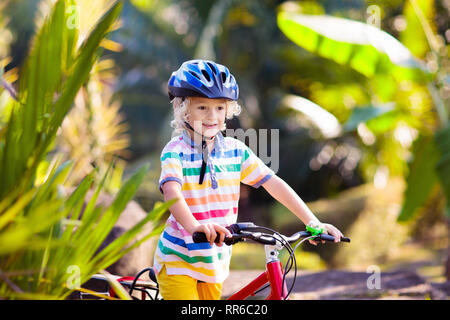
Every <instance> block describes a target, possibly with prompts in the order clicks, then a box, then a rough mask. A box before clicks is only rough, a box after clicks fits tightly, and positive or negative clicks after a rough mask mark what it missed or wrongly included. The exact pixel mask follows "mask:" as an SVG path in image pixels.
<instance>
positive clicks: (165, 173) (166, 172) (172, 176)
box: [159, 148, 183, 193]
mask: <svg viewBox="0 0 450 320" xmlns="http://www.w3.org/2000/svg"><path fill="white" fill-rule="evenodd" d="M167 181H176V182H178V183H179V184H180V185H183V166H182V163H181V158H180V156H179V154H178V153H176V152H173V151H170V150H167V149H166V148H165V149H163V151H162V152H161V176H160V178H159V191H161V193H163V191H162V185H163V184H164V183H166V182H167Z"/></svg>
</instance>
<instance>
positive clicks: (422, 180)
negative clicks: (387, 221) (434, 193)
mask: <svg viewBox="0 0 450 320" xmlns="http://www.w3.org/2000/svg"><path fill="white" fill-rule="evenodd" d="M412 154H413V158H412V161H411V162H410V163H409V165H408V168H409V174H408V177H407V178H406V190H405V193H404V200H403V207H402V210H401V213H400V215H399V216H398V218H397V220H398V221H408V220H410V219H412V218H413V217H414V214H415V213H416V212H417V209H418V208H420V207H421V206H423V205H424V204H425V201H426V200H427V199H428V196H429V194H430V192H431V190H432V188H433V187H434V186H435V185H436V183H437V181H438V180H437V175H436V171H435V166H436V163H437V162H438V159H439V153H438V150H437V148H436V144H435V143H434V140H433V137H432V136H423V135H421V136H419V138H417V139H416V141H415V142H414V145H413V151H412Z"/></svg>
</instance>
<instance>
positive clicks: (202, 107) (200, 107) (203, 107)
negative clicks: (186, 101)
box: [197, 106, 206, 110]
mask: <svg viewBox="0 0 450 320" xmlns="http://www.w3.org/2000/svg"><path fill="white" fill-rule="evenodd" d="M197 109H198V110H206V107H205V106H199V107H198V108H197Z"/></svg>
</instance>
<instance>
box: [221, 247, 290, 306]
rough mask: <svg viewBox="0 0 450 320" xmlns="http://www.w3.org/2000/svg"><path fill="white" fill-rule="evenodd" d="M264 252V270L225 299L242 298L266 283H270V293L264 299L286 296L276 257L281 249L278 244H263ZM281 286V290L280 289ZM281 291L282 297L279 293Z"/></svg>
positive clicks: (280, 268)
mask: <svg viewBox="0 0 450 320" xmlns="http://www.w3.org/2000/svg"><path fill="white" fill-rule="evenodd" d="M264 249H265V252H266V271H264V272H263V273H261V274H260V275H259V276H258V277H256V278H255V279H254V280H253V281H252V282H250V283H249V284H247V285H246V286H245V287H244V288H242V289H240V290H239V291H238V292H236V293H234V294H233V295H232V296H230V297H229V298H228V299H227V300H244V299H246V298H248V297H249V296H253V295H254V293H255V291H257V290H258V289H260V288H261V287H262V286H263V285H265V284H266V283H269V284H270V289H271V290H270V294H269V295H268V296H267V298H266V300H284V299H285V298H286V296H287V292H288V290H287V287H286V283H282V282H283V268H282V265H281V262H280V260H279V259H278V251H279V250H281V248H280V246H279V245H276V246H271V245H265V246H264ZM281 288H283V290H282V289H281ZM282 292H283V297H282V296H281V293H282Z"/></svg>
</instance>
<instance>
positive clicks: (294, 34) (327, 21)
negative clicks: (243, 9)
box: [277, 11, 429, 80]
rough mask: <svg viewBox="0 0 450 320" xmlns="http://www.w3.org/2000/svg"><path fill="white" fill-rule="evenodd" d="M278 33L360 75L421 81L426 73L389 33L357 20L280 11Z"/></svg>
mask: <svg viewBox="0 0 450 320" xmlns="http://www.w3.org/2000/svg"><path fill="white" fill-rule="evenodd" d="M277 22H278V26H279V28H280V29H281V31H282V32H283V33H284V34H285V35H286V36H287V37H288V38H289V39H290V40H292V41H293V42H294V43H296V44H297V45H299V46H300V47H302V48H304V49H306V50H308V51H310V52H313V53H315V54H317V55H319V56H321V57H323V58H327V59H331V60H333V61H335V62H337V63H339V64H342V65H347V66H349V67H350V68H352V69H354V70H356V71H358V72H360V73H362V74H363V75H365V76H366V77H374V76H376V75H377V74H389V73H392V74H394V76H395V77H396V78H397V79H398V80H402V79H415V80H423V77H424V76H428V75H429V73H428V72H427V70H426V69H425V67H424V66H422V64H421V63H420V62H419V61H418V60H416V59H415V58H414V57H413V55H412V54H411V53H410V52H409V50H408V49H407V48H406V47H405V46H404V45H403V44H402V43H400V42H399V41H398V40H396V39H395V38H394V37H392V36H391V35H390V34H388V33H386V32H384V31H382V30H380V29H378V28H376V27H374V26H372V25H368V24H365V23H362V22H359V21H353V20H349V19H343V18H337V17H332V16H327V15H306V14H299V13H292V12H287V11H280V12H279V13H278V18H277Z"/></svg>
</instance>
